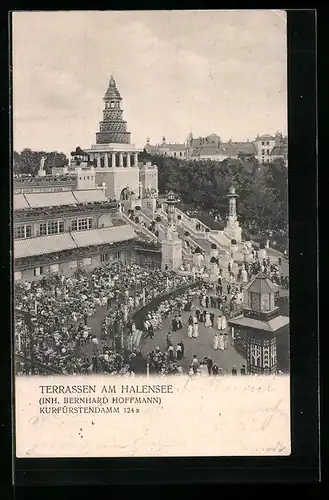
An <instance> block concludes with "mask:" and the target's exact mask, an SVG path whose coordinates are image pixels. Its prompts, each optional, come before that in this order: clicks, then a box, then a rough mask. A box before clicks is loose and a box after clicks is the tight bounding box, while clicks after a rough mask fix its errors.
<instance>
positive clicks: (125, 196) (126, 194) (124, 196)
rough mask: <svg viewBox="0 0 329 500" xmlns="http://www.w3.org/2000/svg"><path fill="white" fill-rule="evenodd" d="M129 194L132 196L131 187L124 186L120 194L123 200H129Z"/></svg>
mask: <svg viewBox="0 0 329 500" xmlns="http://www.w3.org/2000/svg"><path fill="white" fill-rule="evenodd" d="M129 196H130V191H129V189H128V188H127V187H126V188H124V189H123V190H122V191H121V194H120V200H121V201H127V200H128V199H129Z"/></svg>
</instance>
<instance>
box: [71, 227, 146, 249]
mask: <svg viewBox="0 0 329 500" xmlns="http://www.w3.org/2000/svg"><path fill="white" fill-rule="evenodd" d="M71 234H72V238H73V240H74V241H75V243H76V246H77V247H88V246H92V245H104V244H106V243H116V242H118V241H126V240H131V239H133V238H136V233H135V231H134V229H133V227H132V226H131V225H130V224H126V225H124V226H112V227H104V228H101V229H91V230H90V231H74V232H73V233H71Z"/></svg>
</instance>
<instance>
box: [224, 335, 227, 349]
mask: <svg viewBox="0 0 329 500" xmlns="http://www.w3.org/2000/svg"><path fill="white" fill-rule="evenodd" d="M224 349H228V333H224Z"/></svg>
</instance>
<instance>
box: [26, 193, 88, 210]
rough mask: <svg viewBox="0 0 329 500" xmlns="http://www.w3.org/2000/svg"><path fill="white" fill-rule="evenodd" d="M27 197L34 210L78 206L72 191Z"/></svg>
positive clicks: (29, 195) (34, 194)
mask: <svg viewBox="0 0 329 500" xmlns="http://www.w3.org/2000/svg"><path fill="white" fill-rule="evenodd" d="M25 197H26V199H27V201H28V203H29V205H30V206H31V207H32V208H40V207H58V206H60V205H77V204H78V203H79V202H78V201H77V200H76V199H75V198H74V196H73V194H72V191H58V192H53V193H26V194H25Z"/></svg>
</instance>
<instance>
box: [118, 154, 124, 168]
mask: <svg viewBox="0 0 329 500" xmlns="http://www.w3.org/2000/svg"><path fill="white" fill-rule="evenodd" d="M119 167H123V154H122V153H120V155H119Z"/></svg>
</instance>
